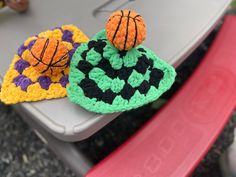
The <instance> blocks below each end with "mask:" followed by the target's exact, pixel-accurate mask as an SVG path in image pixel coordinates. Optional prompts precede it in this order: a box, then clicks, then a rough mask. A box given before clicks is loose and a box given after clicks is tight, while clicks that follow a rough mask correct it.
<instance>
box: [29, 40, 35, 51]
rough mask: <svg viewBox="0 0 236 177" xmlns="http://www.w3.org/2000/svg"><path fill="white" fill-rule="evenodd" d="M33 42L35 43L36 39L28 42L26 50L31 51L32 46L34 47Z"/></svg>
mask: <svg viewBox="0 0 236 177" xmlns="http://www.w3.org/2000/svg"><path fill="white" fill-rule="evenodd" d="M35 42H36V39H34V40H32V41H30V43H29V44H28V49H29V50H31V49H32V47H33V45H34V43H35Z"/></svg>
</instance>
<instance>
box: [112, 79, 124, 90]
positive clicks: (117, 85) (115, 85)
mask: <svg viewBox="0 0 236 177" xmlns="http://www.w3.org/2000/svg"><path fill="white" fill-rule="evenodd" d="M124 85H125V81H123V80H120V79H118V78H116V79H114V80H113V81H112V83H111V90H112V91H113V92H115V93H119V92H120V91H121V90H122V88H123V87H124Z"/></svg>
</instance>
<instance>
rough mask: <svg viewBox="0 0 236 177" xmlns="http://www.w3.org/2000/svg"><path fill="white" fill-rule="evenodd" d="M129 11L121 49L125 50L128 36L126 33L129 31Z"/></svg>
mask: <svg viewBox="0 0 236 177" xmlns="http://www.w3.org/2000/svg"><path fill="white" fill-rule="evenodd" d="M130 12H131V11H129V13H128V16H127V18H128V19H127V25H126V34H125V41H124V48H123V50H125V48H126V42H127V38H128V33H129V15H130Z"/></svg>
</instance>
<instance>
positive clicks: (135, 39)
mask: <svg viewBox="0 0 236 177" xmlns="http://www.w3.org/2000/svg"><path fill="white" fill-rule="evenodd" d="M133 21H134V25H135V37H134V44H133V46H132V48H134V46H135V45H136V41H137V37H138V27H137V24H136V21H135V19H134V18H133Z"/></svg>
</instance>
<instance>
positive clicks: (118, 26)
mask: <svg viewBox="0 0 236 177" xmlns="http://www.w3.org/2000/svg"><path fill="white" fill-rule="evenodd" d="M121 14H122V16H121V17H120V21H119V23H118V25H117V28H116V31H115V33H114V36H113V38H112V44H114V40H115V38H116V34H117V32H118V30H119V28H120V24H121V22H122V18H123V16H124V12H123V10H121Z"/></svg>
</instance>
